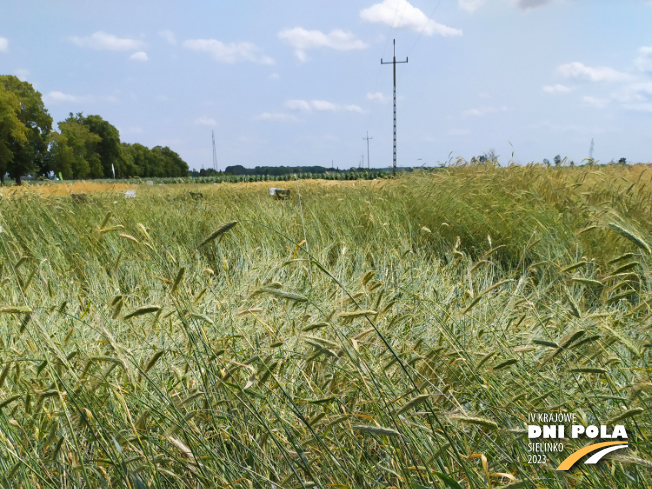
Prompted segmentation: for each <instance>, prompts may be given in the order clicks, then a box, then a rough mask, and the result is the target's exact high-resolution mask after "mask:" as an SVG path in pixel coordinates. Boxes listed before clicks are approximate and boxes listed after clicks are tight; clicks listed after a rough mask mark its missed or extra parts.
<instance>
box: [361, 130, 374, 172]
mask: <svg viewBox="0 0 652 489" xmlns="http://www.w3.org/2000/svg"><path fill="white" fill-rule="evenodd" d="M370 139H373V138H370V137H369V131H367V137H366V138H362V140H363V141H367V170H369V169H370V168H371V164H370V163H369V140H370Z"/></svg>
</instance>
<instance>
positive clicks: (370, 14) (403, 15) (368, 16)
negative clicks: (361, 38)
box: [360, 0, 462, 37]
mask: <svg viewBox="0 0 652 489" xmlns="http://www.w3.org/2000/svg"><path fill="white" fill-rule="evenodd" d="M360 18H361V19H362V20H363V21H364V22H369V23H372V24H385V25H389V26H392V27H396V28H397V29H400V28H404V29H410V30H412V31H415V32H419V33H421V32H423V33H424V34H425V35H426V36H432V35H434V34H438V35H440V36H444V37H448V36H461V35H462V31H461V30H460V29H455V28H453V27H448V26H446V25H443V24H439V23H438V22H435V21H434V20H432V19H429V18H428V16H427V15H426V14H424V13H423V12H422V11H421V10H420V9H418V8H416V7H414V6H412V5H411V4H410V3H409V2H408V1H407V0H383V2H381V3H377V4H375V5H372V6H371V7H369V8H366V9H362V10H361V11H360Z"/></svg>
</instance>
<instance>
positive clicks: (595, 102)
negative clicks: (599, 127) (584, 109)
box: [582, 96, 609, 109]
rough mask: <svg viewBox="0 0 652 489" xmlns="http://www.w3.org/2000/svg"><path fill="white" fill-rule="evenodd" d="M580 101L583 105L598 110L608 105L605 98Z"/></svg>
mask: <svg viewBox="0 0 652 489" xmlns="http://www.w3.org/2000/svg"><path fill="white" fill-rule="evenodd" d="M582 101H583V102H584V104H585V105H588V106H590V107H596V108H598V109H604V108H605V107H606V106H607V105H609V99H606V98H596V97H590V96H586V97H582Z"/></svg>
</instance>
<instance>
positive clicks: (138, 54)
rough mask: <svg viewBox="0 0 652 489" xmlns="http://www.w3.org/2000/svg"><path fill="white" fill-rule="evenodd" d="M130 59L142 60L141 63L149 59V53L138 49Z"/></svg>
mask: <svg viewBox="0 0 652 489" xmlns="http://www.w3.org/2000/svg"><path fill="white" fill-rule="evenodd" d="M129 59H130V60H132V61H140V62H141V63H144V62H145V61H148V60H149V58H148V57H147V53H146V52H145V51H138V52H136V53H134V54H132V55H131V56H129Z"/></svg>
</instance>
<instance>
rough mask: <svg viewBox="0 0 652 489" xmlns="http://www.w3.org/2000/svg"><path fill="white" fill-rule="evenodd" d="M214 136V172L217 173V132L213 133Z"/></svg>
mask: <svg viewBox="0 0 652 489" xmlns="http://www.w3.org/2000/svg"><path fill="white" fill-rule="evenodd" d="M211 133H212V134H213V170H215V173H217V151H216V149H215V131H211Z"/></svg>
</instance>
